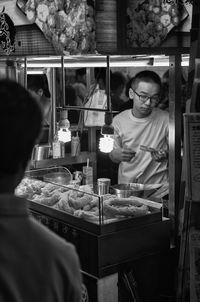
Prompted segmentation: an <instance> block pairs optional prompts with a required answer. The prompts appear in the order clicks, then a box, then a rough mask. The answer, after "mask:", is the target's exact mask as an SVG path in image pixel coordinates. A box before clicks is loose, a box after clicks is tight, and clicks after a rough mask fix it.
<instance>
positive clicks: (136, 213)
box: [15, 167, 162, 226]
mask: <svg viewBox="0 0 200 302" xmlns="http://www.w3.org/2000/svg"><path fill="white" fill-rule="evenodd" d="M15 193H16V195H18V196H22V197H26V198H27V199H28V200H29V202H30V208H35V209H36V208H37V207H38V209H39V208H40V209H43V211H44V212H45V211H46V210H47V209H48V210H47V211H51V212H52V215H53V213H56V215H61V214H62V215H65V217H66V218H65V219H66V220H68V217H70V218H71V219H72V218H74V219H81V220H84V221H86V222H89V223H92V224H95V225H98V226H103V225H105V224H112V223H116V222H118V223H120V222H123V223H124V220H133V221H134V220H136V221H138V223H139V221H143V223H144V222H145V220H147V221H148V222H149V221H151V222H153V221H159V220H161V219H162V213H161V207H162V204H159V203H156V202H152V201H150V200H147V199H143V198H140V197H137V196H135V195H138V194H136V192H134V191H133V194H131V196H129V197H126V198H125V197H121V196H120V197H119V196H117V195H115V194H111V193H108V194H104V195H98V194H97V193H98V184H94V185H80V184H79V183H78V181H76V180H72V175H71V173H70V171H69V170H68V169H67V168H65V167H50V168H45V169H37V170H30V171H27V172H26V174H25V177H24V179H23V180H22V182H21V183H20V184H19V186H18V187H17V189H16V192H15ZM134 193H135V194H134Z"/></svg>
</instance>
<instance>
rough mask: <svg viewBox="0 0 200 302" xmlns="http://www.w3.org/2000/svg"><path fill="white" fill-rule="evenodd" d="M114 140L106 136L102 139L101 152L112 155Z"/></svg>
mask: <svg viewBox="0 0 200 302" xmlns="http://www.w3.org/2000/svg"><path fill="white" fill-rule="evenodd" d="M113 144H114V140H113V137H111V136H110V135H106V134H105V135H104V136H103V137H101V138H100V141H99V149H100V151H101V152H104V153H110V152H111V151H112V149H113Z"/></svg>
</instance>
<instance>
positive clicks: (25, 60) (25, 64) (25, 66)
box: [24, 57, 27, 88]
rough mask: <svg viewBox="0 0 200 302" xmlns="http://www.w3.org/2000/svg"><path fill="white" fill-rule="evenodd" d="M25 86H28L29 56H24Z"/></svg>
mask: <svg viewBox="0 0 200 302" xmlns="http://www.w3.org/2000/svg"><path fill="white" fill-rule="evenodd" d="M24 87H25V88H27V57H24Z"/></svg>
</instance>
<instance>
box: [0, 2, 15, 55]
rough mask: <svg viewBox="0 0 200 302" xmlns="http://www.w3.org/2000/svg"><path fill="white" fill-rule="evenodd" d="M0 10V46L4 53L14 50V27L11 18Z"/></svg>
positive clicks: (7, 53)
mask: <svg viewBox="0 0 200 302" xmlns="http://www.w3.org/2000/svg"><path fill="white" fill-rule="evenodd" d="M4 11H5V8H3V10H2V11H1V12H0V46H1V48H2V49H3V51H4V52H5V54H6V55H9V54H10V53H11V52H13V51H14V50H15V34H16V29H15V26H14V23H13V21H12V20H11V18H10V17H9V16H8V15H7V14H6V13H5V12H4Z"/></svg>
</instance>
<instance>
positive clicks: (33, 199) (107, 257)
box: [15, 167, 170, 301]
mask: <svg viewBox="0 0 200 302" xmlns="http://www.w3.org/2000/svg"><path fill="white" fill-rule="evenodd" d="M61 170H62V171H61ZM57 171H58V167H57V168H46V169H37V170H30V171H27V172H26V175H25V177H24V179H23V180H22V182H21V183H20V185H19V186H18V187H17V189H16V192H15V193H16V195H18V196H24V197H26V198H27V199H28V207H29V210H30V213H31V215H32V216H33V217H34V218H36V219H37V220H38V221H40V222H41V223H42V224H44V225H46V226H47V227H48V228H50V229H51V230H53V231H54V232H55V233H57V234H58V235H59V236H61V237H63V238H64V239H66V240H68V241H70V242H72V243H73V244H74V245H75V246H76V249H77V252H78V254H79V257H80V262H81V267H82V270H83V275H84V276H85V278H86V279H87V278H90V279H91V280H93V281H94V280H96V282H97V281H98V280H104V278H108V277H109V276H113V275H116V274H117V272H118V269H119V265H122V264H123V263H128V262H130V261H132V260H133V259H136V258H138V257H141V256H145V255H148V254H152V253H159V252H162V251H165V250H167V249H169V245H170V242H169V238H170V235H169V220H168V219H163V218H162V212H161V206H160V204H157V203H155V202H151V201H149V200H145V199H142V198H138V197H134V196H132V197H130V198H127V199H124V200H120V199H119V198H117V197H116V196H115V195H112V194H110V193H109V194H106V195H103V196H100V195H97V194H96V193H95V185H94V187H93V189H92V188H91V187H90V186H88V185H85V186H77V185H73V184H70V183H69V180H70V177H69V178H68V184H67V185H63V184H58V183H56V182H55V181H54V182H49V181H47V180H48V177H47V176H49V173H52V172H55V173H57ZM63 171H64V172H66V171H67V174H66V175H67V176H69V171H68V170H67V169H65V168H63V167H60V168H59V173H60V172H63ZM46 179H47V180H46ZM122 247H123V248H122ZM88 276H89V277H88ZM86 283H87V282H86ZM93 301H95V300H93ZM98 301H100V300H98Z"/></svg>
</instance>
